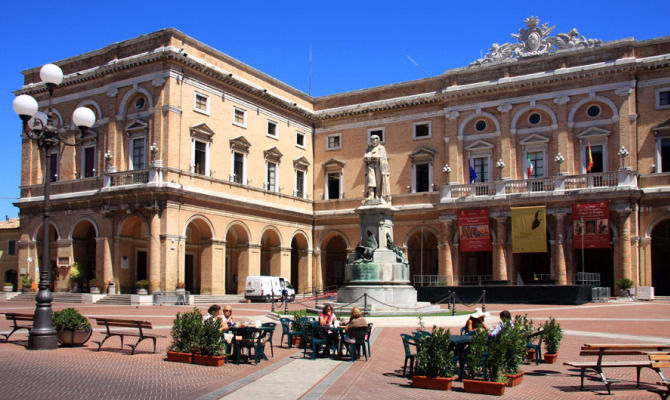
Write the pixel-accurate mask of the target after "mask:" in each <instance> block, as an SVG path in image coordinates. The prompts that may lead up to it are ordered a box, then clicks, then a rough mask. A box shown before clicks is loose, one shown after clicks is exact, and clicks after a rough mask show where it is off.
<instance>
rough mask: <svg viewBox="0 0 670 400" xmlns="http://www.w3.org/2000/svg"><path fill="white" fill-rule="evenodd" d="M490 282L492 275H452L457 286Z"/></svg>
mask: <svg viewBox="0 0 670 400" xmlns="http://www.w3.org/2000/svg"><path fill="white" fill-rule="evenodd" d="M492 280H493V275H454V282H458V284H459V285H481V284H482V282H485V281H492Z"/></svg>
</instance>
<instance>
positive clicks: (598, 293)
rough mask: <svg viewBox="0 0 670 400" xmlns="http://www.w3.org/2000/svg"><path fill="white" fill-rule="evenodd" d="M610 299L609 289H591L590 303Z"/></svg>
mask: <svg viewBox="0 0 670 400" xmlns="http://www.w3.org/2000/svg"><path fill="white" fill-rule="evenodd" d="M609 299H610V288H609V287H592V288H591V301H594V302H605V301H608V300H609Z"/></svg>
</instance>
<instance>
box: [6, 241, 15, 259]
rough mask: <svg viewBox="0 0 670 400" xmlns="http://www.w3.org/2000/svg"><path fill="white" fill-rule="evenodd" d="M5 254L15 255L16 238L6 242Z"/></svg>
mask: <svg viewBox="0 0 670 400" xmlns="http://www.w3.org/2000/svg"><path fill="white" fill-rule="evenodd" d="M7 254H8V255H10V256H14V255H16V240H10V241H9V242H7Z"/></svg>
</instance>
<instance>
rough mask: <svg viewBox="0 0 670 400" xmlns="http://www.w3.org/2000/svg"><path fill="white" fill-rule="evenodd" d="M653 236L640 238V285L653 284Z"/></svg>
mask: <svg viewBox="0 0 670 400" xmlns="http://www.w3.org/2000/svg"><path fill="white" fill-rule="evenodd" d="M651 269H652V265H651V238H650V237H645V238H642V239H640V282H639V283H638V286H651V285H652V282H651Z"/></svg>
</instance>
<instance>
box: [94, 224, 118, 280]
mask: <svg viewBox="0 0 670 400" xmlns="http://www.w3.org/2000/svg"><path fill="white" fill-rule="evenodd" d="M95 258H96V260H95V264H96V271H95V274H96V276H98V277H102V278H101V279H102V282H103V285H105V287H103V288H102V289H103V290H106V289H107V286H106V285H107V282H110V281H113V280H114V271H113V270H112V250H111V248H110V246H109V238H108V237H106V236H100V237H97V238H95ZM98 269H100V270H98Z"/></svg>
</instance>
